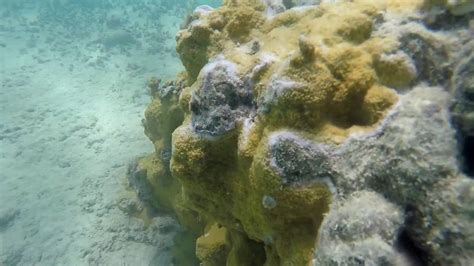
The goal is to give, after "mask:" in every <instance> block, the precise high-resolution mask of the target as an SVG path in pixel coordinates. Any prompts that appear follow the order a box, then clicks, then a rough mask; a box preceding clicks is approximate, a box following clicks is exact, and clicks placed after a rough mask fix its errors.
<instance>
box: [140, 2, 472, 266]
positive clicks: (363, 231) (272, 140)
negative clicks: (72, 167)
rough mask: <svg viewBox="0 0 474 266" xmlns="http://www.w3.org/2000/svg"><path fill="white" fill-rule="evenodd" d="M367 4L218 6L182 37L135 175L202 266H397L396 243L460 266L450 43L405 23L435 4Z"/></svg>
mask: <svg viewBox="0 0 474 266" xmlns="http://www.w3.org/2000/svg"><path fill="white" fill-rule="evenodd" d="M300 2H301V3H300ZM313 2H314V1H313ZM313 2H312V4H315V3H316V2H317V3H316V4H319V1H315V2H314V3H313ZM323 2H332V1H323ZM336 2H343V1H336ZM368 2H370V1H355V2H348V3H344V2H343V3H326V4H321V5H316V6H309V7H306V8H296V9H288V8H291V7H293V6H295V5H299V4H304V1H283V2H282V3H278V2H274V1H266V2H260V1H252V0H247V1H231V0H229V1H226V2H225V4H224V6H222V7H221V8H218V9H215V10H214V9H212V8H210V7H201V8H199V9H197V10H196V12H195V13H193V14H192V15H191V16H190V20H189V21H188V23H187V26H186V28H184V29H183V30H181V31H180V32H179V33H178V34H177V51H178V53H179V55H180V58H181V60H182V61H183V65H184V66H185V68H186V72H185V73H184V74H183V75H182V76H181V77H179V78H178V79H177V81H175V82H172V83H167V84H165V85H162V86H161V85H156V82H154V83H153V82H152V83H151V86H150V87H151V88H152V94H153V101H152V103H151V104H150V106H149V107H148V109H147V111H146V113H145V117H146V119H145V121H144V125H145V132H146V134H147V136H148V137H149V138H150V139H151V140H152V141H153V143H154V146H155V149H156V152H155V154H153V155H151V156H149V157H148V158H145V159H143V160H142V161H141V164H140V167H141V169H142V170H143V179H144V180H146V182H147V183H148V184H149V186H150V187H152V199H151V201H152V202H153V203H154V204H155V205H156V206H159V207H161V208H164V209H167V210H171V211H172V212H174V213H175V214H176V216H177V217H178V219H179V220H180V222H181V223H183V224H185V225H187V226H188V227H190V228H192V230H194V232H195V233H196V234H201V236H200V237H199V238H198V239H197V242H196V251H197V256H198V258H199V259H200V260H201V261H202V263H203V265H224V264H227V265H309V264H311V263H314V264H315V265H354V264H357V263H359V264H364V263H365V265H402V264H404V263H409V261H410V260H412V259H413V258H410V256H407V255H406V253H405V252H403V243H401V241H400V240H399V239H398V238H399V235H400V234H402V232H403V234H404V235H409V236H410V237H409V239H410V241H411V242H414V243H415V245H416V246H418V247H420V248H421V249H422V250H423V255H422V256H423V258H422V259H423V260H425V261H429V262H432V263H441V264H443V263H448V264H452V263H454V264H456V263H458V264H459V263H464V262H467V261H469V259H470V255H469V254H470V253H469V252H466V251H465V250H466V249H469V247H471V250H470V252H472V246H469V245H468V243H472V241H473V234H472V229H470V230H471V231H469V230H468V228H472V219H470V218H469V217H471V216H472V210H471V209H472V208H471V207H469V206H468V205H466V202H469V201H471V202H472V200H473V199H474V194H473V193H472V191H473V190H472V188H473V187H474V185H473V182H472V180H471V179H469V178H467V177H465V176H464V175H462V174H460V173H459V169H458V167H457V158H456V156H457V150H456V149H457V146H456V145H457V144H456V139H455V131H454V129H452V127H451V125H450V116H449V108H448V107H449V104H450V98H451V97H452V96H451V93H450V91H449V89H447V88H448V86H449V84H451V82H450V80H451V77H452V73H453V71H454V70H453V64H455V63H456V60H455V59H453V58H455V57H454V56H453V55H452V54H453V51H452V50H450V49H449V47H451V45H452V44H453V42H456V38H451V37H452V36H445V35H442V34H441V33H433V32H431V31H429V30H427V29H426V28H425V27H424V26H422V25H421V22H420V21H422V20H421V18H420V19H415V18H413V16H411V17H410V16H408V15H407V14H409V13H407V12H415V11H416V10H415V8H422V7H423V8H428V7H431V6H432V5H434V4H433V3H424V5H423V3H422V1H415V2H416V3H415V4H413V3H412V4H409V5H407V6H404V4H403V1H387V2H386V3H384V4H381V3H377V4H375V5H372V4H367V3H368ZM278 5H279V7H278V8H276V7H275V6H278ZM436 5H441V6H443V7H444V6H445V5H446V3H436ZM287 9H288V10H287ZM407 10H408V11H407ZM463 62H464V61H463ZM464 64H465V63H464ZM460 68H461V69H459V70H457V71H456V73H458V74H457V75H458V76H459V75H463V73H467V72H469V68H467V67H463V66H461V67H460ZM466 69H467V70H466ZM462 82H463V81H459V82H458V83H457V84H461V85H459V86H460V87H462V88H469V86H466V85H462V84H464V83H462ZM467 90H468V89H467ZM459 106H461V105H459ZM463 108H464V107H462V106H461V107H458V109H463ZM460 113H461V112H460ZM459 121H461V120H459ZM465 127H466V126H464V125H463V128H465ZM446 187H447V188H449V189H446ZM457 193H460V194H462V197H458V196H457V195H458V194H457ZM447 206H450V208H448V207H447ZM469 213H471V216H470V214H469ZM325 217H326V218H325ZM426 221H429V223H427V222H426ZM471 254H472V253H471Z"/></svg>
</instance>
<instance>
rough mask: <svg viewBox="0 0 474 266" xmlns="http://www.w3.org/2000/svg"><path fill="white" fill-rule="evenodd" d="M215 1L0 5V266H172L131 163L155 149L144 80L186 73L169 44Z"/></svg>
mask: <svg viewBox="0 0 474 266" xmlns="http://www.w3.org/2000/svg"><path fill="white" fill-rule="evenodd" d="M201 4H209V5H212V6H218V5H219V4H220V3H219V1H212V0H210V1H180V0H179V1H178V0H173V1H170V0H162V1H159V0H156V1H153V0H123V1H121V0H44V1H43V0H42V1H36V0H0V83H1V89H0V265H5V266H10V265H98V264H102V265H104V264H105V265H150V264H152V265H170V264H171V259H172V256H171V251H170V247H171V246H172V245H173V238H174V236H175V234H176V232H177V231H178V230H179V225H177V224H176V222H175V221H174V220H173V218H171V217H169V216H166V215H161V216H155V217H154V218H153V219H152V220H150V221H148V222H146V223H145V222H143V220H141V219H138V218H133V217H131V216H130V215H129V212H130V209H133V208H141V206H139V205H140V204H139V203H137V202H130V200H129V199H128V198H129V197H128V196H127V193H131V192H130V191H127V190H126V188H127V187H128V183H127V182H128V181H127V180H126V178H125V175H126V172H127V165H128V163H129V162H130V161H133V159H134V158H135V157H137V156H140V155H143V154H145V153H149V152H151V151H152V149H153V146H152V145H151V144H150V143H149V142H148V140H147V139H146V136H145V135H144V134H143V128H142V126H141V122H140V121H141V119H142V118H143V110H144V108H145V106H146V104H147V103H148V102H149V93H148V90H147V88H146V81H147V79H149V78H150V77H152V76H160V77H162V78H172V77H174V76H175V75H176V73H177V72H179V71H182V70H183V68H182V66H181V63H180V61H179V58H178V55H177V53H176V51H175V34H176V32H177V31H178V29H179V28H180V25H181V23H182V22H183V21H184V18H185V17H186V15H187V14H188V13H189V12H190V11H191V10H193V9H194V8H195V7H196V6H197V5H201Z"/></svg>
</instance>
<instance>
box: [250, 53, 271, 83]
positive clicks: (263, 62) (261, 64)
mask: <svg viewBox="0 0 474 266" xmlns="http://www.w3.org/2000/svg"><path fill="white" fill-rule="evenodd" d="M276 60H277V57H276V56H275V54H273V53H263V54H262V55H261V56H260V58H259V61H258V64H257V65H255V66H254V67H253V69H252V72H250V77H251V78H254V77H255V76H256V75H258V74H259V73H261V72H262V71H265V70H266V69H268V67H269V66H270V65H271V64H273V63H274V62H275V61H276Z"/></svg>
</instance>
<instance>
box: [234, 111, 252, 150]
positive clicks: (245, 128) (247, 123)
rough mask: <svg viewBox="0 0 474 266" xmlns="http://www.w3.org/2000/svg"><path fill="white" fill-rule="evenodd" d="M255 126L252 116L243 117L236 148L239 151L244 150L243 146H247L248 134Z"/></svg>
mask: <svg viewBox="0 0 474 266" xmlns="http://www.w3.org/2000/svg"><path fill="white" fill-rule="evenodd" d="M254 127H255V123H254V122H253V119H252V118H246V119H244V121H243V123H242V131H241V133H240V135H239V142H238V148H239V151H243V150H245V147H247V146H248V140H249V135H250V132H251V131H252V129H253V128H254Z"/></svg>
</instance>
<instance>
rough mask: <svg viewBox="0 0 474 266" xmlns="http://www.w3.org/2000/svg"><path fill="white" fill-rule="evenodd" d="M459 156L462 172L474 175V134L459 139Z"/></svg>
mask: <svg viewBox="0 0 474 266" xmlns="http://www.w3.org/2000/svg"><path fill="white" fill-rule="evenodd" d="M461 156H462V159H463V170H464V173H465V174H466V175H468V176H470V177H474V136H465V137H464V138H463V139H462V141H461Z"/></svg>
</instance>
